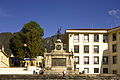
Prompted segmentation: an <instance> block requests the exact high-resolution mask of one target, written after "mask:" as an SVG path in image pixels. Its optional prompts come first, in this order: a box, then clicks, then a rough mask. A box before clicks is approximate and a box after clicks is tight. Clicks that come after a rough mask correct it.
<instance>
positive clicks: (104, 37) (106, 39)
mask: <svg viewBox="0 0 120 80" xmlns="http://www.w3.org/2000/svg"><path fill="white" fill-rule="evenodd" d="M103 42H108V35H106V34H105V35H103Z"/></svg>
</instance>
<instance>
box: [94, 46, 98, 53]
mask: <svg viewBox="0 0 120 80" xmlns="http://www.w3.org/2000/svg"><path fill="white" fill-rule="evenodd" d="M94 53H99V46H98V45H95V46H94Z"/></svg>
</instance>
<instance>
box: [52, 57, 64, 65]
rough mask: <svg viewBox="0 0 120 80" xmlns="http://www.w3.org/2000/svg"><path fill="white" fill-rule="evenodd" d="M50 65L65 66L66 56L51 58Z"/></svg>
mask: <svg viewBox="0 0 120 80" xmlns="http://www.w3.org/2000/svg"><path fill="white" fill-rule="evenodd" d="M52 66H66V58H52Z"/></svg>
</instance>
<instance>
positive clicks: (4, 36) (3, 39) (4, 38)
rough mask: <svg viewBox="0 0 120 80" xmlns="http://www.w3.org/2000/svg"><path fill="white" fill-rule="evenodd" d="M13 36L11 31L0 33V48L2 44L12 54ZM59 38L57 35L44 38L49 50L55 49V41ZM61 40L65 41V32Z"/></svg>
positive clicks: (45, 45)
mask: <svg viewBox="0 0 120 80" xmlns="http://www.w3.org/2000/svg"><path fill="white" fill-rule="evenodd" d="M11 37H12V33H11V32H4V33H0V49H2V45H3V46H4V49H5V50H4V51H5V52H6V53H7V54H8V55H11V53H12V52H11V50H10V48H9V40H10V38H11ZM56 40H57V35H53V36H51V37H47V38H45V39H44V47H45V48H46V49H47V51H48V52H50V51H51V50H53V49H54V43H55V41H56ZM61 41H62V42H63V41H64V34H61Z"/></svg>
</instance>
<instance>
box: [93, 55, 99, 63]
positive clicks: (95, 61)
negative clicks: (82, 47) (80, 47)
mask: <svg viewBox="0 0 120 80" xmlns="http://www.w3.org/2000/svg"><path fill="white" fill-rule="evenodd" d="M94 64H99V57H96V56H95V57H94Z"/></svg>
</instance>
